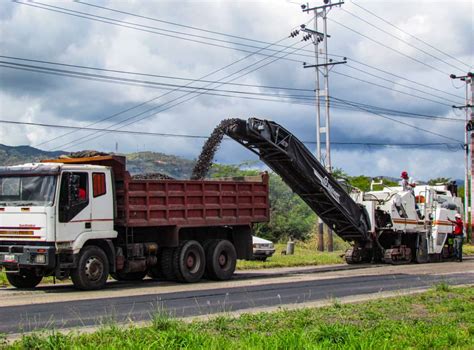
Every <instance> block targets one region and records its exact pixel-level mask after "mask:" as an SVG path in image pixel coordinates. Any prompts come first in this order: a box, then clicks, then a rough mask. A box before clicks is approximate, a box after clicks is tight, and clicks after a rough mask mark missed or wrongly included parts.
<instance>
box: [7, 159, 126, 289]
mask: <svg viewBox="0 0 474 350" xmlns="http://www.w3.org/2000/svg"><path fill="white" fill-rule="evenodd" d="M113 189H114V188H113V182H112V173H111V170H110V168H109V167H105V166H98V165H73V164H62V163H31V164H24V165H20V166H10V167H0V266H3V267H4V268H5V269H6V272H7V278H8V280H9V281H10V283H11V284H12V285H14V286H18V287H24V288H25V287H26V288H32V287H34V286H36V285H37V284H38V283H39V282H40V281H41V279H42V277H43V276H48V275H58V277H61V276H60V275H61V273H63V271H64V270H65V268H67V266H73V265H74V264H75V263H76V261H75V260H77V257H78V254H79V252H80V250H81V249H82V248H83V246H84V244H86V242H88V241H89V240H90V239H98V238H101V239H114V238H116V237H117V232H116V231H115V230H114V200H113V197H114V194H113Z"/></svg>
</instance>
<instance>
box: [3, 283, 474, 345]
mask: <svg viewBox="0 0 474 350" xmlns="http://www.w3.org/2000/svg"><path fill="white" fill-rule="evenodd" d="M5 348H6V349H44V348H48V349H91V348H108V349H119V348H128V349H143V348H147V349H150V348H152V349H156V348H160V349H177V348H187V349H202V348H205V349H224V348H225V349H407V348H409V349H473V348H474V288H472V287H464V288H450V287H448V286H447V285H439V286H437V288H435V289H433V290H430V291H428V292H425V293H422V294H418V295H410V296H400V297H395V298H390V299H380V300H374V301H370V302H364V303H358V304H340V303H338V302H337V301H334V302H333V304H332V306H329V307H324V308H318V309H311V308H307V309H302V310H293V311H288V310H282V311H278V312H274V313H259V314H253V315H251V314H244V315H242V316H240V317H238V318H231V317H225V316H219V317H217V318H214V319H212V320H210V321H207V322H204V321H193V322H191V323H186V322H183V321H179V320H173V319H171V318H169V317H168V316H166V315H164V314H163V312H158V313H157V314H156V315H155V317H154V320H153V322H152V324H151V326H148V327H143V328H139V327H132V328H120V327H119V326H117V325H113V324H112V325H108V326H105V327H103V328H101V329H99V330H98V331H97V332H95V333H91V334H82V335H81V334H74V333H70V334H68V335H63V334H61V333H52V334H50V335H46V334H43V335H41V334H34V335H28V336H24V337H23V338H21V339H20V340H18V341H16V342H15V343H13V344H11V345H8V346H7V345H5Z"/></svg>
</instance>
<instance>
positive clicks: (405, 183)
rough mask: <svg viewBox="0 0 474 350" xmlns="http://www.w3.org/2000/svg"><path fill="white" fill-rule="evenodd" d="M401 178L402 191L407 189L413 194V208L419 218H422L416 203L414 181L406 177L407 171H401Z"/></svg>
mask: <svg viewBox="0 0 474 350" xmlns="http://www.w3.org/2000/svg"><path fill="white" fill-rule="evenodd" d="M400 177H401V178H402V182H401V185H402V189H403V191H409V192H410V193H411V194H412V195H413V200H414V202H415V210H416V214H417V215H418V218H419V219H423V215H422V214H421V211H420V208H419V207H418V204H417V203H416V197H415V186H416V183H415V181H414V180H413V179H412V178H411V177H408V173H407V172H406V171H402V174H401V175H400Z"/></svg>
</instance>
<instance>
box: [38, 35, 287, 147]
mask: <svg viewBox="0 0 474 350" xmlns="http://www.w3.org/2000/svg"><path fill="white" fill-rule="evenodd" d="M285 39H287V37H285V38H282V39H280V40H278V41H276V42H275V43H272V44H270V45H269V46H271V45H274V44H278V43H280V42H282V41H283V40H285ZM263 49H264V48H262V49H260V50H257V51H256V52H252V53H250V54H248V55H246V56H244V57H242V58H240V59H238V60H236V61H234V62H232V63H229V64H227V65H225V66H223V67H221V68H219V69H217V70H214V71H212V72H210V73H208V74H206V75H204V76H202V77H201V78H200V79H205V78H207V77H209V76H211V75H213V74H216V73H219V72H221V71H223V70H225V69H227V68H229V67H231V66H233V65H235V64H237V63H239V62H241V61H244V60H246V59H247V58H249V57H251V56H253V55H254V54H257V53H258V52H259V51H261V50H263ZM195 81H197V80H196V79H195V80H193V81H191V82H189V83H188V84H186V85H185V86H188V85H191V84H192V83H194V82H195ZM174 91H179V89H176V90H173V91H170V92H167V93H165V94H162V95H160V96H157V97H154V98H152V99H150V100H148V101H144V102H142V103H140V104H138V105H135V106H132V107H130V108H127V109H125V110H122V111H120V112H117V113H114V114H112V115H110V116H108V117H105V118H102V119H101V120H100V121H98V122H96V123H92V124H91V125H89V126H92V125H96V124H98V123H100V122H103V121H106V120H109V119H112V118H115V117H117V116H119V115H121V114H124V113H127V112H129V111H131V110H134V109H137V108H140V107H142V106H144V105H146V104H148V103H151V102H153V101H156V100H157V99H159V98H161V97H164V96H166V95H168V94H170V93H172V92H174ZM150 110H151V109H149V110H148V111H150ZM68 134H71V133H67V134H64V135H60V136H58V137H55V138H53V139H51V140H49V141H46V142H50V141H53V140H57V139H58V138H61V137H64V136H67V135H68ZM46 142H42V143H41V144H44V143H46Z"/></svg>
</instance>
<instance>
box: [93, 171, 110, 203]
mask: <svg viewBox="0 0 474 350" xmlns="http://www.w3.org/2000/svg"><path fill="white" fill-rule="evenodd" d="M106 192H107V189H106V187H105V174H104V173H92V195H93V196H94V198H96V197H100V196H103V195H104V194H105V193H106Z"/></svg>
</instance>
